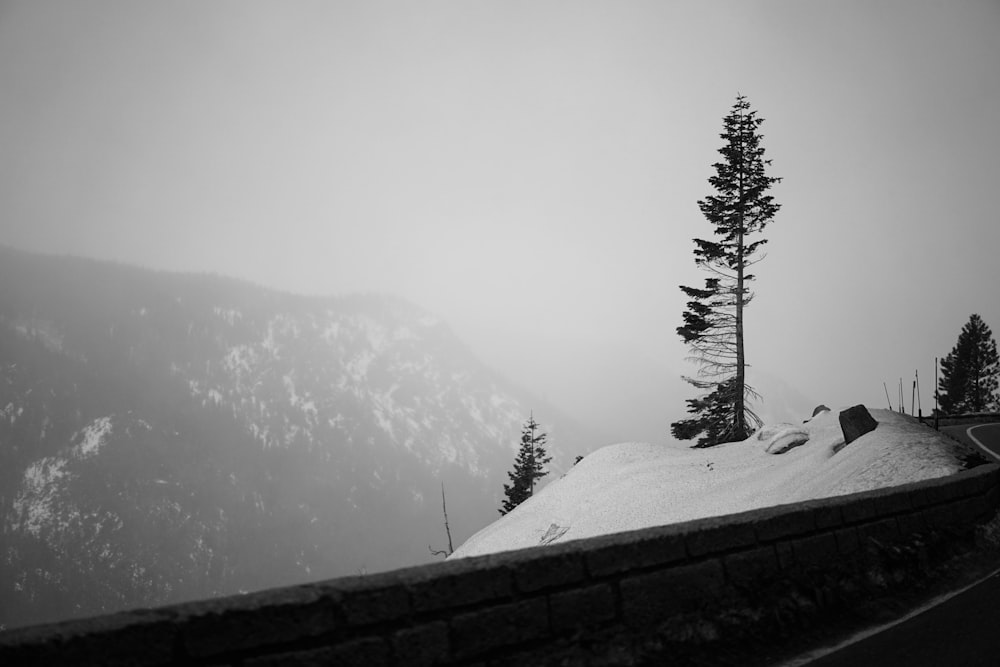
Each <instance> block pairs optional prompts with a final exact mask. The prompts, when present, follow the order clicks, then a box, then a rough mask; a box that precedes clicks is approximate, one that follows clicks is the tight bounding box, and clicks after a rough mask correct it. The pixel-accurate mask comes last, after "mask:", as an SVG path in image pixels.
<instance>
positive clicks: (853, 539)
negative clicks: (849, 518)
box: [833, 527, 861, 556]
mask: <svg viewBox="0 0 1000 667" xmlns="http://www.w3.org/2000/svg"><path fill="white" fill-rule="evenodd" d="M833 536H834V538H836V540H837V553H839V554H840V555H841V556H849V555H851V554H853V553H857V551H858V550H859V549H860V548H861V542H859V541H858V530H857V528H853V527H851V528H841V529H840V530H838V531H836V532H834V534H833Z"/></svg>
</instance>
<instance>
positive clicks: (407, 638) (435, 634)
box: [392, 621, 450, 667]
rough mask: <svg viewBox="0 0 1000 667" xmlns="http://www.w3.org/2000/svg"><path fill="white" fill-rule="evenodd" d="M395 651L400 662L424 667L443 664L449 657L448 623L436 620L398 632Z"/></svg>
mask: <svg viewBox="0 0 1000 667" xmlns="http://www.w3.org/2000/svg"><path fill="white" fill-rule="evenodd" d="M392 647H393V652H394V653H395V654H396V660H397V662H398V663H399V664H403V665H412V666H413V667H424V666H425V665H427V666H429V665H441V664H444V663H446V662H447V661H448V659H449V655H450V654H449V650H450V649H449V642H448V624H447V623H445V622H444V621H434V622H433V623H425V624H423V625H418V626H415V627H412V628H405V629H403V630H400V631H398V632H396V634H394V635H393V637H392Z"/></svg>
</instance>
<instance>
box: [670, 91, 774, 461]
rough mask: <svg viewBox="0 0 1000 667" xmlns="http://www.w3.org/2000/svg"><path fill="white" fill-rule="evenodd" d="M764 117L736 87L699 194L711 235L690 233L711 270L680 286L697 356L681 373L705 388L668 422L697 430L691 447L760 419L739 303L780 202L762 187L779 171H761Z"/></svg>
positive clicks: (690, 435)
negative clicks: (691, 369)
mask: <svg viewBox="0 0 1000 667" xmlns="http://www.w3.org/2000/svg"><path fill="white" fill-rule="evenodd" d="M763 122H764V119H763V118H758V117H757V112H756V111H751V110H750V103H749V102H747V100H746V97H744V96H743V95H737V97H736V103H735V104H734V105H733V108H732V110H731V111H730V113H729V115H727V116H726V117H725V118H724V119H723V128H724V131H723V133H722V134H721V135H720V136H721V137H722V139H723V140H724V142H725V143H724V145H723V146H722V148H720V149H719V153H721V154H722V156H723V158H724V159H723V160H722V161H721V162H717V163H715V164H714V165H712V166H713V168H714V169H715V175H714V176H711V177H710V178H709V179H708V182H709V184H710V185H711V186H712V187H713V188H714V190H715V193H714V194H712V195H709V196H708V197H706V198H705V199H703V200H701V201H699V202H698V207H699V208H700V209H701V212H702V214H703V215H704V216H705V218H706V219H707V220H708V222H709V223H711V224H712V225H713V226H714V230H713V232H714V234H715V239H714V240H705V239H694V243H695V250H694V255H695V264H696V265H698V266H699V267H701V268H702V269H704V270H706V271H707V272H708V273H710V274H711V275H710V276H709V277H708V278H706V279H705V287H704V289H698V288H695V287H685V286H683V285H682V286H681V291H683V292H684V294H685V295H686V296H687V297H688V298H689V299H690V301H688V303H687V310H686V311H685V312H684V325H683V326H680V327H678V328H677V333H678V334H679V335H680V337H681V338H682V339H683V340H684V342H685V343H687V344H688V345H689V347H690V349H691V352H692V354H691V357H690V359H691V360H693V361H695V362H697V364H698V372H697V377H695V378H689V377H685V378H684V379H685V380H687V381H688V382H689V383H691V384H692V385H694V386H695V387H696V388H698V389H699V390H703V391H708V393H706V394H703V395H702V396H699V397H697V398H693V399H689V400H688V401H687V404H688V408H687V411H688V413H690V414H691V415H693V416H692V417H691V418H689V419H684V420H681V421H678V422H675V423H674V424H671V427H670V430H671V433H673V435H674V437H675V438H678V439H680V440H691V439H694V438H696V437H699V436H701V437H700V438H699V439H698V442H697V444H696V445H695V446H696V447H710V446H712V445H717V444H719V443H723V442H733V441H738V440H744V439H746V438H747V437H749V436H750V433H751V432H752V431H753V430H754V429H756V428H757V427H758V426H760V419H759V418H758V417H757V415H756V414H755V413H754V412H753V410H752V409H751V408H750V406H749V399H750V398H754V397H757V398H759V397H758V396H757V394H756V392H754V390H753V389H752V388H751V387H750V386H748V385H747V383H746V366H747V364H746V352H745V349H744V345H743V330H744V327H743V310H744V308H745V307H746V306H747V305H749V304H750V301H751V299H752V298H753V293H752V292H751V291H750V290H749V288H748V287H747V285H748V283H749V282H750V281H752V280H753V279H754V276H753V275H752V274H750V273H748V271H747V269H749V268H750V267H751V266H753V265H754V264H756V263H757V262H759V261H760V260H761V259H763V257H762V255H761V252H760V249H761V246H763V245H764V244H765V243H766V242H767V241H766V239H759V240H755V241H752V242H751V241H750V238H751V237H752V235H754V234H757V233H759V232H762V231H763V230H764V228H765V226H766V225H767V223H768V222H770V221H771V219H772V218H773V217H774V215H775V214H776V213H777V212H778V209H779V208H780V207H781V206H780V204H777V203H775V201H774V198H773V197H771V196H770V195H768V194H767V192H768V190H770V188H771V186H772V185H774V184H775V183H777V182H779V181H780V180H781V179H780V178H775V177H771V176H768V175H767V174H766V173H765V167H767V166H769V165H770V164H771V161H770V160H765V159H764V148H763V146H761V140H762V139H763V135H761V134H760V133H759V131H758V130H759V127H760V125H761V123H763Z"/></svg>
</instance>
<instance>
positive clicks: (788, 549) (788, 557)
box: [774, 542, 795, 570]
mask: <svg viewBox="0 0 1000 667" xmlns="http://www.w3.org/2000/svg"><path fill="white" fill-rule="evenodd" d="M774 553H775V555H776V556H777V557H778V567H780V568H781V569H782V570H789V569H791V568H792V567H794V566H795V551H794V550H793V549H792V543H791V542H778V543H777V544H775V545H774Z"/></svg>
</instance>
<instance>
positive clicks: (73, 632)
mask: <svg viewBox="0 0 1000 667" xmlns="http://www.w3.org/2000/svg"><path fill="white" fill-rule="evenodd" d="M177 633H178V628H177V623H176V619H175V618H174V617H173V615H172V614H167V613H162V612H160V611H133V612H126V613H121V614H113V615H109V616H98V617H95V618H89V619H83V620H76V621H68V622H66V623H57V624H53V625H40V626H30V627H26V628H17V629H14V630H8V631H6V632H0V665H19V666H20V665H24V666H25V667H30V666H33V665H39V666H45V667H48V666H49V665H83V666H88V665H95V666H96V665H162V664H167V663H170V662H171V660H173V657H174V656H173V651H174V643H175V640H176V637H177Z"/></svg>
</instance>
